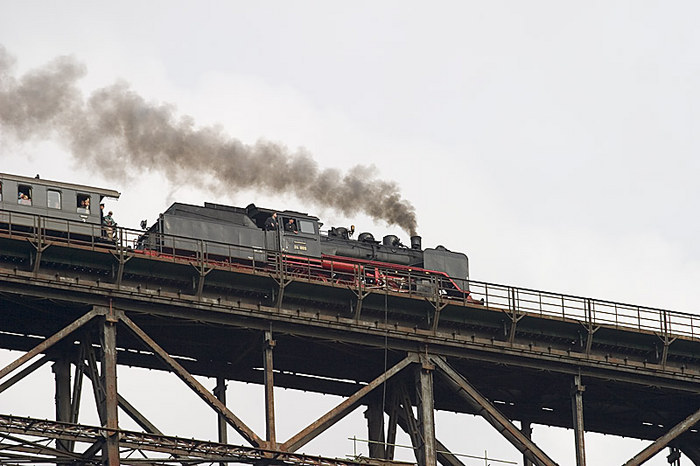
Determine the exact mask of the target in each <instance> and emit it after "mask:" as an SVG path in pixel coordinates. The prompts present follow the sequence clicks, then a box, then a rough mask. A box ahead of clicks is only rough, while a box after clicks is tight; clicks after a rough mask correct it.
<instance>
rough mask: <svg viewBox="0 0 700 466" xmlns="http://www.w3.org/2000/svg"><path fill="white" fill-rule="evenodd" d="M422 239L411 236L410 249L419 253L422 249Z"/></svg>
mask: <svg viewBox="0 0 700 466" xmlns="http://www.w3.org/2000/svg"><path fill="white" fill-rule="evenodd" d="M421 243H422V238H421V237H420V236H418V235H414V236H411V249H418V250H419V251H420V250H421V248H422V245H421Z"/></svg>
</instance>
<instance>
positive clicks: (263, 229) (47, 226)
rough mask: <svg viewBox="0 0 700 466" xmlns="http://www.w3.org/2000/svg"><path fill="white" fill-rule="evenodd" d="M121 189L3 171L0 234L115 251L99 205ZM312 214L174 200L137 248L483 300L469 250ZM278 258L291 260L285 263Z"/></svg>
mask: <svg viewBox="0 0 700 466" xmlns="http://www.w3.org/2000/svg"><path fill="white" fill-rule="evenodd" d="M119 196H120V193H119V192H118V191H115V190H111V189H102V188H95V187H90V186H84V185H77V184H72V183H64V182H57V181H50V180H45V179H41V178H40V177H39V176H38V175H37V176H36V177H35V178H30V177H24V176H17V175H11V174H2V173H0V228H3V229H5V228H13V229H14V231H15V232H17V231H22V230H24V231H28V232H32V231H36V230H37V229H41V231H42V232H43V233H42V234H43V235H45V236H46V237H56V238H69V239H71V240H76V241H87V242H90V243H91V244H97V245H100V246H101V247H104V248H113V247H116V245H117V244H116V243H117V242H118V241H119V240H120V239H121V238H123V237H124V235H123V234H122V233H123V231H124V229H122V228H119V229H117V231H116V233H117V234H115V235H113V234H112V228H108V227H107V225H106V224H105V222H104V215H103V212H102V210H101V204H102V201H103V199H105V198H114V199H118V198H119ZM322 225H323V224H322V223H321V222H320V221H319V219H318V218H317V217H314V216H312V215H309V214H306V213H302V212H295V211H289V210H283V211H280V210H273V209H267V208H260V207H257V206H255V205H254V204H250V205H248V206H247V207H233V206H227V205H221V204H214V203H205V204H204V205H203V206H195V205H189V204H183V203H174V204H172V205H171V206H170V207H169V208H168V209H167V210H166V211H165V212H163V213H162V214H160V215H159V217H158V219H157V221H156V222H155V223H154V224H152V225H150V226H149V225H147V224H146V223H145V222H143V223H142V225H141V228H142V230H143V231H142V232H141V233H140V234H139V235H138V237H137V239H135V240H134V241H133V244H129V245H127V246H128V247H130V248H131V249H132V250H133V251H134V252H136V253H142V254H146V255H158V256H173V257H180V258H187V257H192V258H196V257H202V256H203V255H204V256H206V260H207V261H211V262H212V263H213V264H216V263H226V264H238V265H240V266H241V267H248V266H254V267H260V266H261V264H263V265H265V264H266V265H267V266H269V267H270V268H271V269H274V268H276V267H280V266H283V267H284V268H285V270H287V271H289V272H291V273H294V272H295V271H296V272H298V273H299V274H302V273H303V274H305V275H308V276H309V278H312V279H316V280H320V281H337V282H346V283H348V284H357V283H358V282H360V281H361V282H362V284H363V285H369V286H376V287H385V288H387V289H390V290H392V291H396V292H402V291H407V292H417V293H421V292H425V293H426V294H429V293H434V291H435V288H436V286H437V287H439V290H438V292H439V293H440V294H442V295H444V296H445V297H447V298H456V299H460V300H466V301H468V302H472V303H475V304H480V303H482V302H483V301H481V300H478V301H477V300H475V299H473V298H472V296H471V294H470V292H469V285H468V280H469V260H468V258H467V256H466V255H465V254H464V253H461V252H454V251H450V250H448V249H447V248H445V247H443V246H437V247H435V248H426V249H423V248H422V244H421V237H420V236H412V237H411V241H410V245H404V244H402V243H401V242H400V240H399V238H398V237H397V236H396V235H386V236H384V237H383V238H382V240H381V241H379V240H377V239H375V238H374V236H373V235H372V234H371V233H368V232H363V233H359V234H358V235H357V237H356V238H353V236H354V230H355V229H354V226H352V227H350V228H345V227H331V228H330V229H328V230H326V231H322V230H321V227H322ZM280 260H281V261H282V262H283V263H282V264H280V263H279V262H280Z"/></svg>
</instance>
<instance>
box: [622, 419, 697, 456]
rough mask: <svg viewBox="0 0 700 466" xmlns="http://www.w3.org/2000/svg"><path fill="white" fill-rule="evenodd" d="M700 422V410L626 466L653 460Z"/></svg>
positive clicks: (641, 452) (674, 427)
mask: <svg viewBox="0 0 700 466" xmlns="http://www.w3.org/2000/svg"><path fill="white" fill-rule="evenodd" d="M698 421H700V409H699V410H697V411H695V412H694V413H693V414H691V415H690V416H688V417H687V418H685V419H683V420H682V421H681V422H679V423H678V424H676V425H675V426H673V428H671V430H669V431H668V432H666V433H665V434H664V435H662V436H661V437H659V438H658V439H657V440H656V441H655V442H654V443H652V444H651V445H649V446H648V447H646V448H645V449H644V450H642V451H640V452H639V453H638V454H637V455H636V456H635V457H634V458H632V459H631V460H629V461H628V462H626V463H625V465H624V466H637V465H639V464H642V463H645V462H646V461H647V460H649V459H651V457H652V456H654V455H655V454H657V453H658V452H660V451H661V450H663V449H664V448H665V447H666V446H667V445H668V444H669V443H670V442H671V441H673V440H674V439H676V437H678V436H679V435H681V434H683V433H684V432H686V431H687V430H688V429H690V428H691V427H693V426H694V425H695V424H697V423H698Z"/></svg>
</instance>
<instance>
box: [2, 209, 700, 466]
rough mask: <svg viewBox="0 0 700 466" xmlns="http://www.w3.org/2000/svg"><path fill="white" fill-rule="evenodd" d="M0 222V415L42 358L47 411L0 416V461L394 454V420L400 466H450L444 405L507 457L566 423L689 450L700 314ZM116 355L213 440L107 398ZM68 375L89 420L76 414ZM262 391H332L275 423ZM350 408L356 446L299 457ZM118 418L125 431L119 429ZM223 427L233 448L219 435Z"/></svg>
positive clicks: (582, 450)
mask: <svg viewBox="0 0 700 466" xmlns="http://www.w3.org/2000/svg"><path fill="white" fill-rule="evenodd" d="M25 224H26V222H25ZM0 227H1V228H0V348H3V349H9V350H15V351H20V352H21V353H20V354H21V356H20V357H19V358H18V359H16V360H15V361H13V362H11V363H10V364H9V365H7V366H5V367H2V368H0V406H2V407H3V408H4V409H2V410H0V411H5V409H8V408H9V407H8V406H6V405H4V404H3V403H2V399H3V398H2V397H3V392H9V391H11V390H13V388H16V384H17V382H19V381H21V380H23V379H24V378H25V377H27V376H28V375H29V374H32V373H33V372H35V371H36V370H37V369H38V368H40V367H42V366H44V365H51V366H52V370H53V374H54V376H53V378H52V380H51V381H50V383H51V384H52V385H53V386H54V387H55V390H52V391H54V392H55V408H56V410H55V412H56V415H55V419H51V420H47V419H36V418H30V417H22V416H18V415H16V414H15V415H10V414H7V413H0V463H2V464H20V463H30V464H42V463H43V464H86V465H89V464H108V465H117V464H152V465H155V464H212V463H222V464H226V463H229V464H233V463H254V464H266V465H267V464H270V465H272V464H328V465H331V464H376V465H380V464H398V462H397V461H395V460H394V457H395V455H394V453H395V451H394V450H395V443H396V435H397V432H398V430H399V429H401V430H403V431H405V432H406V433H407V434H408V436H409V437H410V439H411V443H412V447H413V450H414V451H415V462H416V463H417V464H419V465H421V466H424V465H426V466H427V465H435V464H437V463H440V464H443V465H460V464H463V463H462V462H461V461H460V459H459V457H458V455H456V454H455V453H454V452H450V451H448V450H447V448H445V445H443V444H442V443H441V442H440V439H439V438H436V435H435V418H434V413H435V410H445V411H450V412H455V413H466V414H474V415H478V416H482V417H483V418H484V419H485V420H486V421H487V422H488V423H489V424H490V425H491V426H493V428H494V429H496V430H497V431H498V432H499V433H500V434H501V435H502V436H503V437H504V438H505V439H507V440H508V441H509V442H510V443H511V444H512V445H513V446H514V447H515V448H517V449H518V450H519V451H520V452H522V456H523V459H522V464H524V465H554V464H556V463H555V462H554V461H553V460H552V459H551V458H550V456H548V454H547V452H546V451H544V450H543V449H542V448H540V447H538V445H537V444H536V443H535V442H534V441H533V440H532V438H531V430H532V426H533V425H548V426H558V427H564V428H570V429H573V432H574V435H572V442H573V443H574V447H575V449H574V450H575V452H576V459H575V462H576V464H577V466H583V465H585V464H586V447H585V442H584V432H599V433H604V434H613V435H618V436H624V437H631V438H637V439H646V440H651V441H652V443H651V444H650V445H649V446H648V447H647V448H645V449H643V450H642V451H640V452H639V453H638V454H637V455H635V456H634V457H633V458H630V459H629V461H628V462H627V463H625V464H626V465H629V466H631V465H638V464H642V463H644V462H645V461H647V460H648V459H650V458H651V457H653V456H654V455H656V454H657V453H659V452H661V451H662V450H665V451H669V450H667V449H670V455H669V462H670V463H672V464H678V463H679V460H678V459H677V458H679V457H680V452H682V453H683V454H684V455H685V456H686V457H687V458H689V459H690V460H691V461H692V462H693V463H694V464H696V465H700V434H699V433H698V428H697V427H696V424H697V422H698V420H699V419H700V317H696V316H693V315H690V314H683V313H678V312H672V311H668V310H661V309H651V308H646V307H643V306H635V305H629V304H621V303H614V302H609V301H600V300H595V299H590V298H583V297H577V296H567V295H561V294H556V293H549V292H542V291H536V290H529V289H522V288H515V287H510V286H503V285H498V284H492V283H483V282H476V281H471V282H470V283H469V288H470V290H471V293H472V296H474V297H476V298H483V299H484V303H483V304H480V303H478V302H473V301H471V300H467V299H456V298H453V297H449V296H447V295H445V293H444V292H442V287H441V285H440V283H439V279H436V278H434V277H433V278H431V280H432V283H431V284H430V286H427V287H424V288H425V289H421V290H420V293H419V292H417V291H416V290H412V289H411V288H410V287H409V288H408V289H401V288H398V289H397V288H396V287H390V286H387V284H386V283H382V281H381V280H377V281H375V282H373V283H371V284H370V283H367V282H365V281H363V280H358V279H355V280H353V277H343V276H342V274H340V273H338V274H335V273H331V274H330V276H329V277H328V278H325V279H320V278H319V277H318V276H317V275H315V274H314V273H313V270H312V267H311V265H310V264H309V265H308V266H306V265H305V264H304V263H303V261H302V262H295V263H294V264H291V263H290V262H289V261H287V260H285V258H284V257H282V256H279V255H277V254H276V253H274V252H268V253H267V257H268V259H269V260H267V261H264V262H262V263H254V262H253V263H247V264H240V263H236V262H235V261H233V260H226V258H221V257H217V258H216V259H215V260H214V259H213V258H211V257H209V255H208V254H207V249H208V245H207V244H206V243H205V242H203V241H199V240H195V239H192V240H191V241H192V248H191V249H190V251H196V253H193V254H190V253H188V254H178V253H177V251H173V252H172V253H171V254H156V253H146V252H144V251H141V250H139V249H138V248H137V245H138V238H139V236H140V235H141V232H138V231H132V230H127V229H121V230H120V231H119V237H118V239H117V241H116V242H114V243H112V242H105V241H102V240H100V239H99V237H100V234H99V232H97V233H96V235H95V237H96V238H97V239H95V238H86V237H80V238H77V237H71V236H70V235H65V236H64V237H50V236H48V235H47V232H46V230H45V229H44V228H43V227H42V223H41V219H40V218H38V217H37V219H36V222H35V227H33V228H17V227H16V226H13V224H12V222H9V223H5V224H3V225H0ZM67 231H70V228H68V229H67ZM239 248H240V247H239ZM219 249H220V247H219ZM257 252H259V251H257ZM407 273H408V274H410V273H411V272H410V271H409V272H407ZM393 275H394V278H396V274H393ZM379 276H381V271H379ZM407 278H408V279H410V277H407ZM319 355H322V357H319ZM125 366H133V367H139V368H149V369H157V370H162V371H169V372H170V373H172V374H174V375H176V376H177V377H178V378H179V379H181V381H182V382H184V384H186V385H187V386H188V387H189V388H190V389H191V390H192V391H193V392H194V393H195V394H196V395H197V396H198V397H199V398H201V399H202V402H203V403H204V405H205V406H208V407H209V408H211V410H212V413H214V414H213V417H212V422H215V421H214V419H216V418H218V424H217V428H218V433H219V434H218V438H217V440H216V441H208V440H207V441H205V440H195V439H187V438H184V437H183V436H181V435H180V436H179V435H178V432H163V431H161V430H159V429H158V427H157V426H156V425H154V424H153V423H152V422H151V420H149V419H148V418H147V417H146V416H144V415H143V414H142V413H141V412H140V411H139V410H138V407H136V406H134V405H132V404H131V403H129V401H128V400H127V399H125V398H124V397H123V396H122V395H121V394H120V391H119V387H118V384H117V373H118V371H119V369H120V368H122V367H125ZM197 376H206V377H211V378H213V379H215V380H216V381H217V386H216V388H215V389H214V390H213V391H212V390H210V389H208V388H206V387H204V386H203V385H202V383H201V382H199V381H198V379H197ZM86 380H87V381H89V382H90V385H91V387H92V388H91V389H92V390H93V392H94V398H95V400H96V407H95V409H96V411H97V415H98V418H99V424H100V425H84V424H81V423H80V422H79V418H80V417H79V413H80V410H81V406H80V400H81V392H82V390H83V382H84V381H86ZM227 381H243V382H250V383H255V384H261V385H262V386H263V387H264V393H265V396H264V413H265V419H264V426H265V430H264V432H255V431H254V430H253V429H252V428H251V427H250V426H249V425H247V424H246V423H245V422H244V421H243V420H242V419H241V418H240V417H239V416H238V415H237V414H236V413H235V412H234V411H232V410H231V409H230V408H229V407H228V406H227V403H226V382H227ZM144 383H146V382H145V381H144ZM275 387H285V388H293V389H300V390H306V391H310V392H316V393H321V394H332V395H338V396H341V397H342V399H343V401H342V402H340V403H339V404H338V405H337V406H335V407H334V408H333V409H331V410H329V411H328V412H326V413H325V414H323V415H322V416H320V417H319V418H318V419H317V420H315V421H314V422H312V423H311V424H309V425H308V426H307V427H304V428H303V429H301V430H299V431H298V432H297V433H295V434H294V435H292V436H291V437H289V438H280V436H279V435H277V429H276V418H275V399H274V390H273V389H274V388H275ZM360 407H363V409H365V410H366V412H365V416H366V418H367V437H368V439H369V441H370V443H369V445H370V446H369V457H367V458H351V459H338V458H325V457H318V456H311V455H308V454H304V453H303V451H304V447H305V445H307V444H308V443H309V442H310V441H312V440H313V439H315V438H316V437H318V436H319V435H322V434H323V433H324V431H326V430H327V429H328V428H330V427H331V426H333V425H334V424H335V423H337V422H338V421H340V420H341V419H343V417H344V416H346V415H347V414H349V413H350V412H352V411H354V410H355V409H359V408H360ZM82 409H83V410H85V409H86V407H82ZM125 416H126V417H128V418H130V419H132V420H133V421H134V422H135V423H136V425H138V426H139V427H140V429H138V430H126V429H123V428H121V427H120V425H121V424H120V419H123V418H124V417H125ZM183 422H185V419H183ZM229 426H230V427H231V428H233V430H235V431H236V432H237V433H238V434H240V437H241V438H242V439H243V440H242V441H239V442H238V443H245V444H244V445H233V444H232V443H229V441H228V438H227V437H228V436H227V432H228V427H229ZM136 452H138V454H135V453H136ZM572 463H573V459H572Z"/></svg>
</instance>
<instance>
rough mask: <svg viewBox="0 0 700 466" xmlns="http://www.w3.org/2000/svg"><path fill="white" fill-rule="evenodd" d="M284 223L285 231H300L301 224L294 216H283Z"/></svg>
mask: <svg viewBox="0 0 700 466" xmlns="http://www.w3.org/2000/svg"><path fill="white" fill-rule="evenodd" d="M282 225H283V226H284V231H286V232H288V233H299V226H298V225H297V221H296V220H295V219H293V218H292V217H283V218H282Z"/></svg>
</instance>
